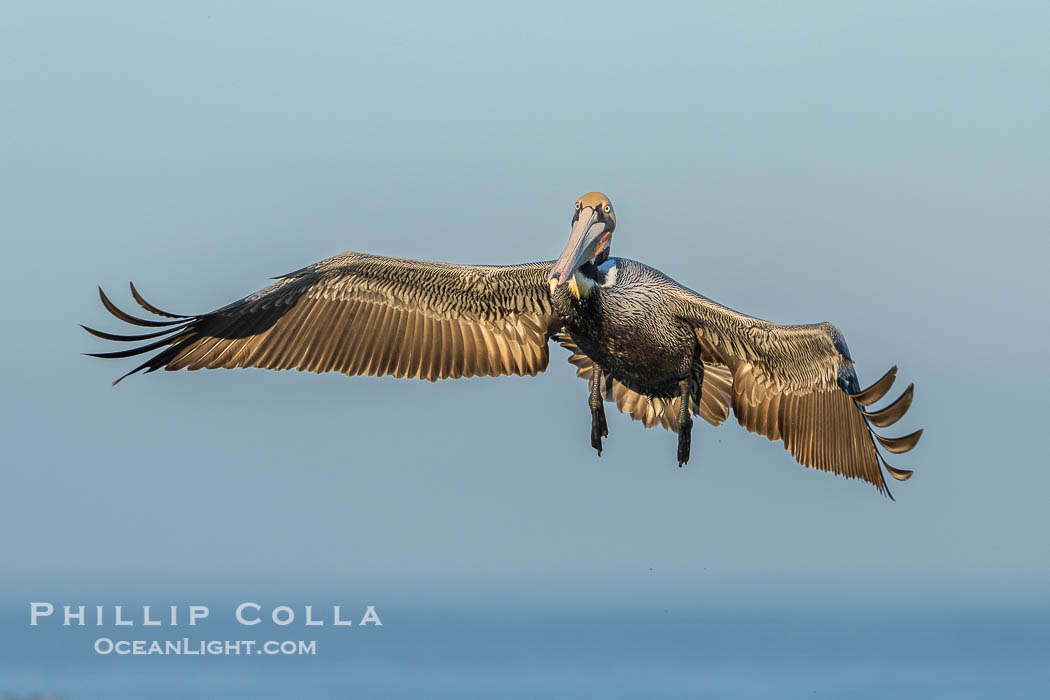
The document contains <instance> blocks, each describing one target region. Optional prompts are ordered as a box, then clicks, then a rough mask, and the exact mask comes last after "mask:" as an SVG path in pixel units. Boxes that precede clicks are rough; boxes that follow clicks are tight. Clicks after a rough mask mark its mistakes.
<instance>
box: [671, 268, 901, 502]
mask: <svg viewBox="0 0 1050 700" xmlns="http://www.w3.org/2000/svg"><path fill="white" fill-rule="evenodd" d="M673 294H675V295H676V300H675V301H676V302H677V304H676V305H677V306H679V307H680V308H681V309H682V312H681V313H682V318H683V319H684V320H686V321H687V322H689V323H691V324H692V325H693V327H694V328H695V329H696V335H697V339H698V340H699V342H700V345H701V348H702V350H703V352H705V353H710V354H711V355H712V356H714V357H716V358H718V360H720V361H721V362H722V363H723V364H725V365H726V367H728V368H729V371H730V372H731V373H732V378H733V392H732V394H733V395H732V405H733V412H734V413H736V416H737V420H738V421H739V422H740V424H741V425H742V426H744V427H745V428H747V429H748V430H750V431H751V432H753V433H759V434H760V435H765V436H766V437H768V438H769V439H770V440H783V442H784V446H785V447H786V448H787V449H788V450H790V451H791V454H793V455H794V456H795V459H797V460H798V461H799V463H801V464H803V465H805V466H807V467H814V468H816V469H822V470H824V471H830V472H834V473H836V474H841V475H843V476H846V477H850V478H857V479H864V480H865V481H868V482H871V483H872V484H874V485H875V486H876V487H877V488H878V489H879V491H883V492H885V493H887V494H889V489H888V488H887V487H886V480H885V478H884V477H883V473H882V470H881V469H880V462H881V464H882V466H884V467H886V470H887V471H888V472H889V473H890V475H891V476H893V477H894V478H895V479H898V480H900V481H904V480H906V479H908V478H909V477H911V475H912V472H911V471H908V470H903V469H894V468H893V467H891V466H890V465H888V464H886V462H885V460H884V459H883V457H882V454H881V453H880V452H879V450H878V448H877V447H876V441H878V443H879V444H880V445H882V446H883V447H884V448H885V449H886V450H888V451H890V452H895V453H900V452H907V451H908V450H910V449H911V448H913V447H915V444H916V443H918V441H919V438H920V437H921V436H922V431H921V430H918V431H916V432H914V433H911V434H910V435H906V436H904V437H900V438H884V437H882V436H880V435H876V434H875V433H874V432H873V431H872V430H871V426H876V427H880V428H884V427H887V426H890V425H892V424H894V423H896V422H897V420H899V419H900V417H901V416H903V415H904V413H905V412H906V411H907V410H908V408H909V407H910V406H911V401H912V395H913V391H914V385H909V386H908V388H907V389H906V390H905V392H904V393H903V394H902V395H901V396H900V398H898V399H897V400H896V401H894V402H893V403H892V404H891V405H889V406H887V407H886V408H883V409H882V410H879V411H874V412H871V413H869V412H867V411H865V410H864V407H865V406H869V405H871V404H873V403H875V402H876V401H878V400H879V399H881V398H882V397H883V396H884V395H885V394H886V392H887V391H889V389H890V386H891V385H892V384H893V380H894V378H895V377H896V374H897V368H896V367H893V368H892V369H890V371H889V372H887V373H886V374H885V375H884V376H883V377H882V379H880V380H879V381H877V382H875V384H873V385H872V386H871V387H869V388H868V389H865V390H863V391H861V389H860V385H859V383H858V382H857V375H856V373H855V372H854V369H853V359H852V358H851V357H850V354H849V349H848V348H847V347H846V341H845V339H844V338H843V336H842V332H841V331H839V329H838V328H836V327H835V326H834V325H832V324H830V323H816V324H810V325H798V326H782V325H779V324H776V323H770V322H768V321H763V320H761V319H757V318H754V317H752V316H747V315H745V314H741V313H739V312H736V311H733V310H732V309H729V308H727V307H724V306H722V305H720V304H717V303H715V302H713V301H711V300H710V299H708V298H706V297H704V296H702V295H700V294H697V293H696V292H693V291H692V290H689V289H686V288H684V287H681V286H678V285H676V287H675V290H674V292H673Z"/></svg>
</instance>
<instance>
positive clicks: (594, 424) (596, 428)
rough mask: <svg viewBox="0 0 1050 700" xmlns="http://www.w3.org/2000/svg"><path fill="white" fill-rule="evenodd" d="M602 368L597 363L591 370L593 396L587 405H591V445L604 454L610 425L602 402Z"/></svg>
mask: <svg viewBox="0 0 1050 700" xmlns="http://www.w3.org/2000/svg"><path fill="white" fill-rule="evenodd" d="M602 374H603V373H602V370H601V368H599V367H598V366H597V365H595V366H594V369H593V371H592V372H591V396H590V398H588V399H587V405H588V406H590V407H591V447H593V448H594V449H596V450H598V456H599V457H600V456H601V454H602V438H603V437H609V426H608V425H607V424H606V422H605V405H604V404H602Z"/></svg>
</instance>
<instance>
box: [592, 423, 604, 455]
mask: <svg viewBox="0 0 1050 700" xmlns="http://www.w3.org/2000/svg"><path fill="white" fill-rule="evenodd" d="M591 447H593V448H594V449H596V450H598V456H599V457H601V456H602V432H601V429H600V428H599V427H598V424H597V423H592V424H591Z"/></svg>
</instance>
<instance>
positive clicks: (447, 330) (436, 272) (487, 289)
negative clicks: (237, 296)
mask: <svg viewBox="0 0 1050 700" xmlns="http://www.w3.org/2000/svg"><path fill="white" fill-rule="evenodd" d="M552 264H553V263H552V262H539V263H530V264H526V265H512V266H505V267H497V266H473V265H451V264H446V263H433V262H424V261H419V260H404V259H400V258H388V257H383V256H378V255H366V254H363V253H342V254H340V255H336V256H335V257H332V258H328V259H327V260H322V261H321V262H319V263H316V264H314V265H310V266H309V267H306V268H303V269H302V270H299V271H297V272H293V273H291V274H289V275H286V276H284V277H281V278H279V279H278V280H277V281H276V282H274V283H273V284H271V285H270V286H268V287H266V288H265V289H262V290H260V291H258V292H256V293H254V294H251V295H249V296H247V297H245V298H243V299H241V300H240V301H236V302H234V303H232V304H230V305H228V306H225V307H223V308H221V309H218V310H216V311H212V312H211V313H207V314H203V315H200V316H179V315H177V314H169V313H167V312H165V311H161V310H160V309H158V308H157V307H155V306H153V305H152V304H150V303H148V302H147V301H146V300H145V299H143V298H142V296H141V295H140V294H139V293H138V291H137V290H136V289H135V287H134V285H132V287H131V293H132V295H133V296H134V297H135V300H136V301H137V302H138V303H139V305H141V306H142V307H143V308H144V309H146V310H147V311H149V312H151V313H154V314H157V315H159V316H163V317H166V318H170V319H174V320H169V321H158V320H145V319H141V318H137V317H135V316H131V315H130V314H127V313H125V312H123V311H121V310H120V309H119V308H117V307H116V306H115V305H114V304H113V303H112V302H111V301H110V300H109V299H108V298H107V297H106V295H105V293H103V292H102V290H101V289H99V294H100V295H101V297H102V303H103V304H104V305H105V306H106V308H107V309H108V310H109V311H110V313H112V314H113V315H114V316H116V317H117V318H119V319H121V320H122V321H125V322H127V323H130V324H133V325H136V326H148V327H158V328H162V329H163V330H159V331H156V332H153V333H144V334H141V335H114V334H112V333H105V332H102V331H98V330H94V329H92V328H87V327H86V326H85V330H87V331H89V332H90V333H93V334H94V335H96V336H98V337H100V338H104V339H106V340H114V341H128V342H137V341H147V340H153V342H150V343H147V344H145V345H141V346H138V347H134V348H130V349H127V350H121V351H117V352H107V353H95V354H94V356H95V357H106V358H122V357H131V356H134V355H141V354H143V353H147V352H150V351H157V352H156V354H155V355H153V356H152V357H150V358H149V359H148V360H146V361H145V362H143V363H142V364H141V365H139V366H138V367H136V368H134V369H133V370H131V371H130V372H128V374H134V373H135V372H138V371H140V370H145V371H146V372H153V371H155V370H158V369H160V368H162V367H163V368H164V369H167V370H177V369H184V368H185V369H190V370H195V369H202V368H203V369H217V368H223V369H230V368H233V367H262V368H265V369H298V370H306V371H310V372H342V373H344V374H369V375H384V374H389V375H393V376H395V377H416V378H420V379H428V380H430V381H434V380H436V379H445V378H449V377H471V376H478V375H488V376H496V375H501V374H518V375H535V374H537V373H538V372H542V371H543V370H544V369H546V367H547V362H548V357H549V356H548V351H547V339H548V337H549V336H550V335H551V333H552V332H553V331H554V330H556V329H555V328H554V326H556V325H558V324H557V322H556V320H555V316H554V314H553V311H552V308H551V301H550V290H549V287H548V285H547V276H548V273H549V272H550V269H551V266H552ZM154 339H156V340H154ZM124 376H127V374H126V375H124ZM123 378H124V377H121V378H120V379H123ZM120 379H118V380H117V381H120ZM114 383H116V382H114Z"/></svg>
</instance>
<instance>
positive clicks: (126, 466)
mask: <svg viewBox="0 0 1050 700" xmlns="http://www.w3.org/2000/svg"><path fill="white" fill-rule="evenodd" d="M373 5H374V6H365V7H351V6H350V5H348V4H343V3H313V4H311V5H310V6H308V7H302V6H298V5H295V6H293V5H291V4H263V5H259V4H256V3H223V4H222V5H221V6H212V5H207V4H199V5H197V4H185V3H178V4H170V5H168V6H166V7H156V6H149V5H138V4H133V3H132V4H122V3H92V4H90V5H78V4H72V3H69V4H51V3H2V4H0V89H2V92H3V95H4V105H5V106H4V109H3V115H2V116H0V122H2V124H3V128H2V129H0V150H2V152H3V157H2V158H0V200H2V202H3V204H2V206H0V228H2V229H3V230H4V231H5V232H6V235H5V248H6V250H5V262H6V265H5V272H4V277H3V285H4V292H5V293H4V294H3V295H0V308H2V313H3V318H4V320H5V323H6V325H7V331H6V332H5V334H4V336H5V341H4V343H3V346H2V350H0V352H3V363H4V366H5V368H6V371H5V372H4V373H3V379H2V380H0V381H2V382H3V392H2V394H0V425H3V426H4V427H3V433H4V440H3V441H4V464H5V466H4V483H5V485H4V488H3V490H2V495H0V500H2V507H0V511H2V516H0V523H2V524H3V527H2V528H0V549H2V552H3V560H4V569H5V572H6V573H5V576H10V577H12V579H11V580H13V581H15V582H18V585H21V586H24V587H25V588H26V589H33V590H41V588H42V587H44V588H46V587H48V586H56V585H58V584H55V583H53V582H54V581H56V580H58V579H60V578H61V579H65V578H68V577H75V578H76V580H77V581H79V582H80V583H81V585H94V586H97V587H99V588H100V589H101V590H103V591H114V592H115V591H117V590H118V589H119V587H120V586H125V585H128V584H127V582H128V581H129V580H148V581H155V582H165V581H166V582H170V581H172V580H176V579H178V580H186V581H190V582H192V583H193V584H194V585H197V586H209V585H214V586H217V587H218V588H219V589H220V590H223V591H225V592H228V591H229V589H230V587H231V586H234V584H229V583H223V581H230V580H232V581H237V580H256V581H258V580H269V581H276V580H283V581H287V582H288V584H287V585H288V587H289V590H293V591H307V590H314V589H315V588H316V587H317V586H321V585H326V586H328V585H330V586H338V585H339V582H340V581H349V580H369V581H373V582H376V584H377V585H381V586H404V585H413V584H419V585H432V586H443V587H446V588H447V589H448V590H450V591H455V590H461V589H464V588H467V589H478V590H486V591H488V592H489V594H491V595H493V596H495V597H496V598H497V599H498V598H499V596H500V595H501V593H500V592H501V591H509V590H512V589H513V590H518V589H521V588H522V587H524V589H525V590H529V591H531V592H533V593H544V592H547V593H563V594H564V595H566V596H569V597H571V596H586V595H590V594H592V593H593V592H594V591H595V590H597V591H599V592H605V593H608V594H610V595H613V594H617V595H620V594H622V595H631V594H632V592H636V591H638V590H643V591H650V592H651V591H666V590H675V591H678V592H679V593H680V594H682V595H690V594H691V593H693V592H696V591H703V590H707V589H708V588H710V587H725V588H730V587H732V586H735V585H737V583H738V582H742V581H746V582H747V583H748V585H749V586H754V587H758V588H760V589H761V588H762V587H763V586H766V587H768V591H769V592H770V593H771V594H772V592H773V591H774V590H775V588H777V587H779V586H780V585H781V584H780V582H784V581H788V582H793V583H792V585H798V586H800V587H803V588H807V587H808V588H809V589H810V590H819V591H831V592H838V593H842V591H843V590H846V589H850V587H853V586H870V587H872V589H875V588H878V587H880V586H882V585H884V584H885V583H892V584H893V585H894V586H895V587H896V589H895V590H898V591H915V592H916V593H915V594H916V595H934V593H933V592H932V591H938V590H940V591H943V590H945V588H947V589H949V590H951V591H956V592H958V591H962V592H964V593H967V594H974V595H982V596H989V597H999V596H1006V595H1010V594H1011V592H1014V591H1018V590H1026V591H1039V590H1040V587H1041V586H1042V585H1045V584H1046V583H1047V582H1048V580H1050V558H1048V557H1047V547H1046V532H1047V528H1048V526H1050V518H1048V516H1047V514H1046V512H1047V511H1046V508H1045V500H1046V497H1045V494H1046V493H1047V490H1048V488H1050V471H1048V470H1047V469H1046V465H1047V460H1046V456H1045V446H1044V442H1045V432H1046V428H1045V425H1044V423H1045V416H1046V407H1045V403H1044V397H1045V395H1046V391H1047V389H1048V388H1050V382H1048V370H1047V369H1046V363H1045V348H1046V347H1047V342H1048V340H1050V333H1048V330H1047V323H1046V300H1047V293H1048V291H1050V290H1048V283H1047V281H1046V280H1047V275H1046V271H1045V264H1046V263H1045V261H1046V258H1047V252H1048V246H1047V242H1046V235H1047V231H1048V230H1050V210H1048V208H1047V199H1046V192H1047V183H1048V179H1050V160H1048V159H1047V157H1046V155H1047V153H1048V152H1050V143H1048V136H1047V134H1048V133H1050V129H1048V127H1050V93H1048V91H1047V90H1046V78H1047V75H1048V71H1050V53H1048V52H1047V51H1046V42H1045V29H1046V26H1047V21H1048V20H1050V11H1048V9H1047V6H1046V5H1045V3H1031V4H1025V3H1015V4H1011V5H1010V6H1009V7H1008V8H1007V7H1003V6H999V5H994V4H991V3H987V4H980V3H978V4H969V3H967V4H961V3H947V2H945V3H924V4H923V5H922V7H916V6H914V5H913V4H912V3H849V4H842V3H815V4H811V5H806V6H805V7H804V8H803V7H799V6H794V5H792V6H787V5H785V4H783V3H773V2H769V3H732V4H728V3H727V4H700V3H696V4H682V5H668V6H658V5H653V4H651V3H646V4H641V5H639V4H636V3H631V4H624V5H619V4H616V3H602V4H595V5H571V6H566V5H564V4H561V3H552V4H545V3H527V4H520V3H519V4H516V5H514V6H513V7H499V8H496V7H488V6H485V5H477V6H474V7H473V8H472V9H470V10H467V9H461V10H456V11H455V12H452V13H449V11H448V10H447V8H446V9H438V8H430V7H426V6H417V5H404V4H389V3H382V4H380V3H374V4H373ZM379 5H382V6H381V7H380V6H379ZM594 189H600V190H602V191H604V192H606V193H607V194H609V195H610V197H611V198H612V201H613V202H614V204H615V206H616V210H617V214H618V220H619V225H618V228H617V232H616V238H615V241H614V246H613V249H614V254H618V255H622V256H625V257H630V258H634V259H638V260H642V261H644V262H646V263H648V264H651V265H653V266H655V267H657V268H659V269H661V270H663V271H664V272H666V273H668V274H669V275H671V276H673V277H674V278H676V279H678V280H679V281H681V282H682V283H684V284H686V285H688V286H690V287H692V288H694V289H696V290H698V291H700V292H702V293H704V294H706V295H707V296H709V297H711V298H714V299H716V300H718V301H720V302H722V303H725V304H728V305H730V306H732V307H734V308H737V309H740V310H742V311H745V312H747V313H751V314H754V315H758V316H761V317H763V318H768V319H772V320H776V321H780V322H812V321H821V320H831V321H833V322H835V323H836V324H837V325H838V326H839V327H840V328H841V329H842V330H843V332H844V333H845V335H846V338H847V340H848V342H849V346H850V348H851V350H852V352H853V356H854V358H855V359H856V361H857V369H858V374H859V375H860V378H861V382H862V384H866V383H869V382H870V381H873V380H874V379H876V378H878V377H879V376H881V374H882V373H883V372H884V371H885V370H886V369H887V368H888V367H889V366H890V365H892V364H899V365H900V368H901V374H900V380H899V381H900V385H899V388H900V389H903V387H904V386H906V383H907V382H909V381H915V382H916V384H917V390H916V401H915V405H914V407H913V408H912V410H911V412H910V413H909V414H908V417H907V420H906V422H905V423H902V424H900V426H899V427H900V429H901V432H902V433H903V432H910V430H912V429H915V428H919V427H924V428H926V429H927V433H926V436H925V437H924V439H923V442H922V443H921V444H920V446H919V447H918V448H917V449H916V450H915V451H914V452H912V453H910V454H908V455H906V456H904V458H897V459H896V460H894V463H896V464H897V465H898V466H901V467H905V468H914V469H915V471H916V475H915V477H914V478H913V479H912V480H911V481H910V482H909V483H907V484H898V485H891V486H893V487H894V492H895V495H896V496H897V499H898V500H897V502H896V503H894V502H890V501H889V500H887V499H884V498H881V497H880V496H879V495H878V494H877V493H876V492H875V491H874V489H872V488H870V487H869V486H867V485H865V484H862V483H859V482H850V481H846V480H843V479H839V478H833V477H831V476H828V475H825V474H822V473H818V472H815V471H811V470H805V469H803V468H801V467H799V466H797V465H796V464H795V463H794V461H793V460H792V459H791V457H790V455H789V454H788V453H787V452H785V451H784V450H783V449H781V447H780V446H779V445H777V444H770V443H768V442H767V441H766V440H764V439H762V438H759V437H756V436H753V435H750V434H748V433H746V432H745V431H743V429H741V428H739V427H738V426H736V425H735V423H734V422H732V421H730V422H729V423H727V424H726V425H724V426H723V427H721V428H719V429H713V428H710V427H709V426H707V425H706V424H699V423H698V424H697V427H696V429H695V431H694V438H693V441H694V442H693V450H694V458H693V460H692V462H691V463H690V464H689V466H688V467H687V468H686V469H683V470H679V469H678V468H677V467H676V465H675V460H674V449H675V439H674V436H673V435H670V434H668V433H664V432H661V431H655V430H654V431H645V430H643V429H642V428H641V427H640V426H639V425H638V424H634V423H632V422H631V421H630V420H628V419H627V418H625V417H622V416H619V415H610V438H609V440H608V442H607V450H606V452H605V453H604V454H603V456H602V457H601V458H597V457H596V456H595V455H594V453H593V451H592V450H591V448H590V447H589V442H588V434H589V433H588V431H589V420H590V418H589V414H588V411H587V408H586V386H585V384H584V383H583V382H581V381H579V380H576V379H574V378H573V372H572V368H571V367H570V366H569V364H568V363H567V362H566V356H565V353H563V352H562V351H561V350H560V349H557V348H556V349H553V350H552V361H551V366H550V368H549V370H548V372H547V373H546V374H545V375H542V376H541V377H539V378H536V379H521V378H509V379H500V380H491V379H475V380H467V381H460V382H443V383H439V384H436V385H432V384H428V383H423V382H410V381H396V380H393V379H389V378H381V379H375V378H346V377H343V376H340V375H325V376H315V375H308V374H300V373H266V372H263V371H255V370H248V371H235V372H199V373H161V374H154V375H150V376H146V377H135V378H133V379H131V380H129V381H127V382H124V383H122V384H121V385H120V386H119V387H116V388H112V387H110V386H109V383H110V381H112V379H114V378H115V377H117V376H119V375H120V374H121V373H122V372H123V371H126V369H129V368H130V365H127V364H119V363H112V362H102V361H99V360H95V359H92V358H87V357H83V356H82V355H80V354H79V353H81V352H90V351H99V350H103V349H108V348H105V347H104V344H103V343H102V342H101V341H97V340H96V339H93V338H91V337H89V336H87V335H86V334H84V333H83V332H82V331H80V329H79V328H78V327H77V324H78V323H86V324H88V325H92V326H95V327H102V328H108V329H110V330H116V328H115V325H116V324H115V323H111V322H110V319H109V318H108V315H107V314H106V313H105V311H104V310H103V309H102V307H101V305H100V304H99V303H98V300H97V297H96V296H95V291H94V289H95V285H97V284H102V285H104V286H105V287H106V289H107V290H109V291H111V292H112V293H113V295H114V297H115V298H116V299H118V300H119V301H118V303H123V302H125V301H126V300H127V299H128V297H127V294H126V284H127V281H128V280H129V279H133V280H135V281H136V283H137V284H138V285H139V288H140V289H141V290H142V291H143V293H144V294H145V295H146V297H147V298H149V299H150V300H151V301H154V302H155V303H156V304H158V305H159V306H161V307H162V308H169V309H171V310H174V311H177V312H181V313H193V312H203V311H207V310H210V309H213V308H216V307H218V306H221V305H224V304H226V303H227V302H229V301H231V300H233V299H236V298H238V297H240V296H242V295H244V294H246V293H249V292H251V291H254V290H255V289H257V288H259V287H261V286H263V285H264V284H265V283H266V281H267V278H269V277H272V276H274V275H278V274H281V273H284V272H288V271H290V270H293V269H296V268H299V267H301V266H303V265H306V264H309V263H311V262H313V261H315V260H318V259H321V258H324V257H327V256H329V255H332V254H334V253H337V252H340V251H343V250H358V251H367V252H372V253H380V254H389V255H401V256H410V257H420V258H429V259H440V260H448V261H453V262H481V263H514V262H524V261H530V260H537V259H551V258H554V257H556V256H557V254H558V253H559V252H560V250H561V247H562V245H563V244H564V241H565V238H566V236H567V233H568V225H569V220H570V217H571V208H572V203H573V202H574V200H575V199H576V197H578V196H579V195H580V194H582V193H583V192H586V191H589V190H594ZM158 585H159V584H158ZM1037 595H1040V594H1037Z"/></svg>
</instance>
